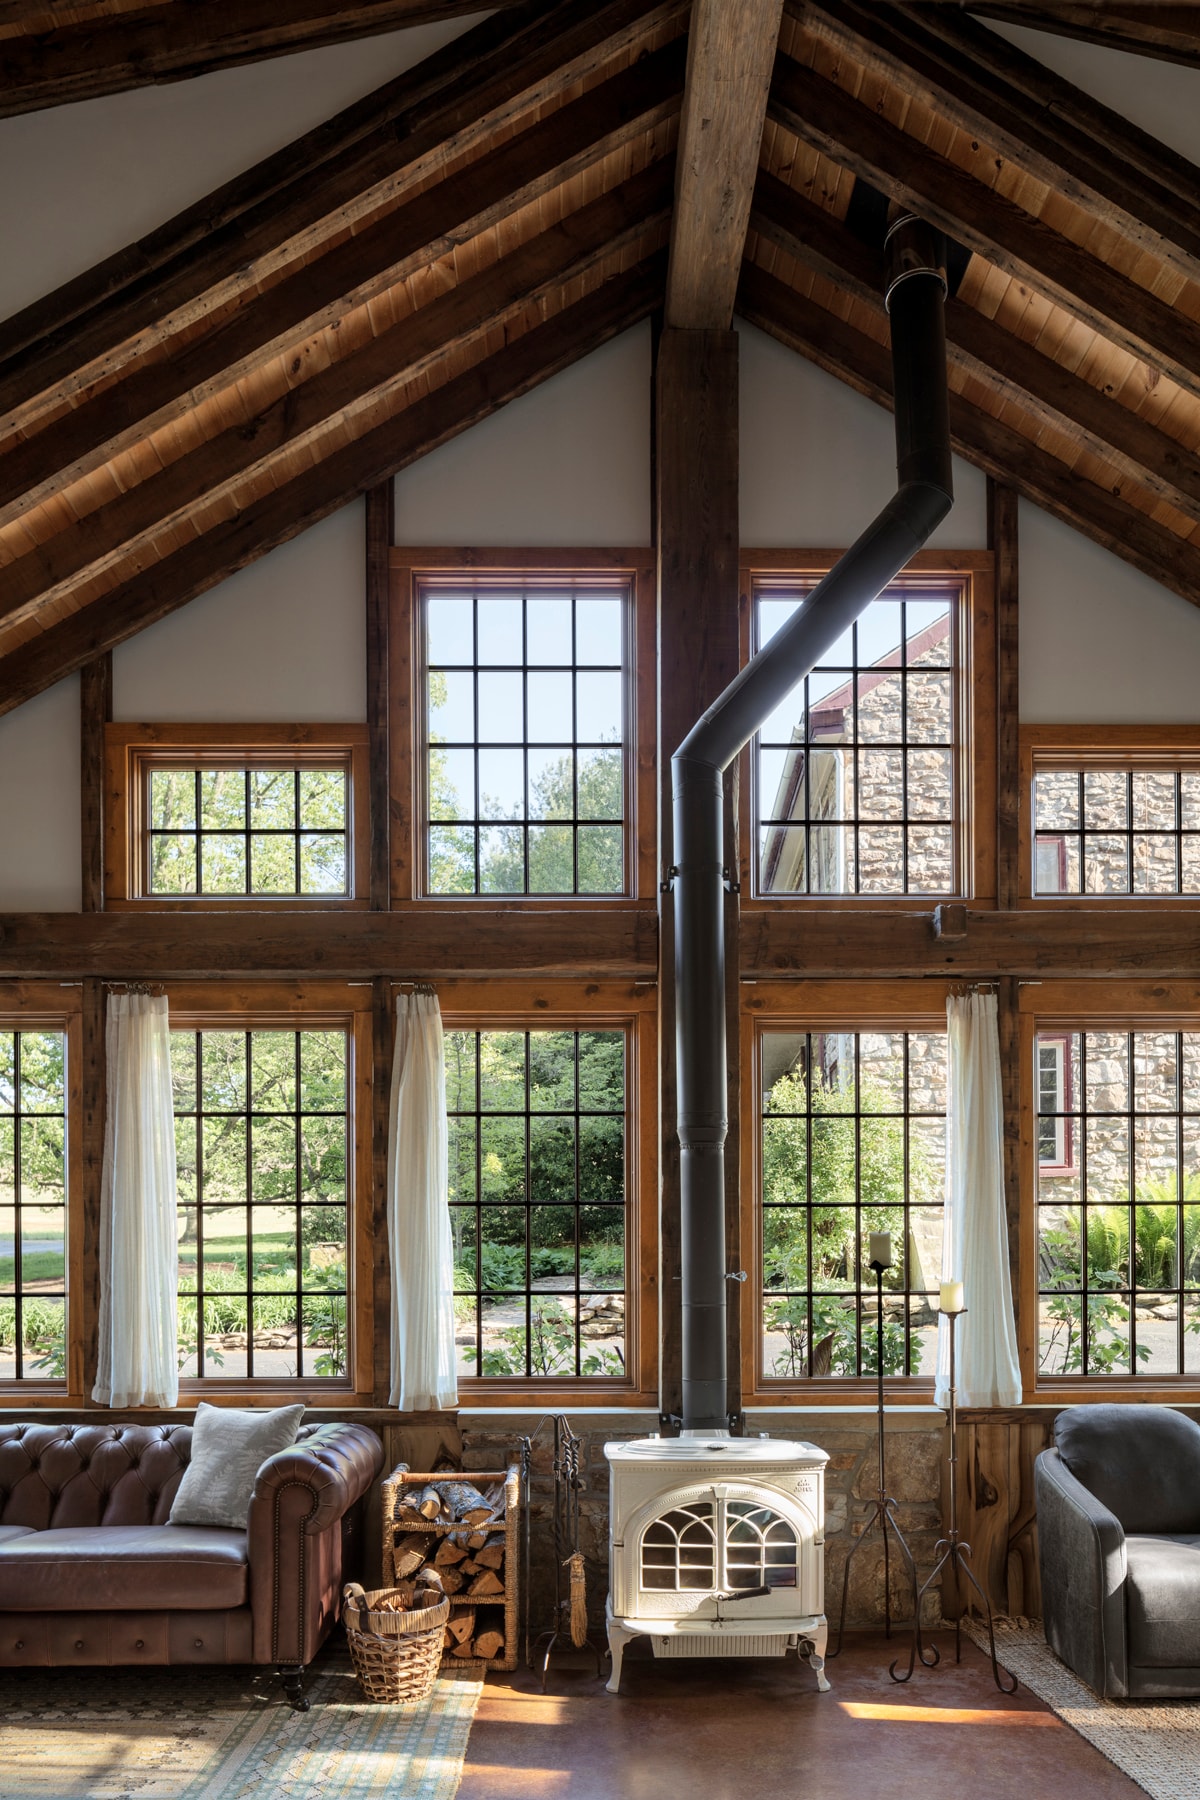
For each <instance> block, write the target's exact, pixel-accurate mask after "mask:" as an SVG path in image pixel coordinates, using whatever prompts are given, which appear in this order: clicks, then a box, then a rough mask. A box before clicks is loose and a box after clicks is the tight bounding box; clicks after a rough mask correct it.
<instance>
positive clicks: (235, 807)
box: [107, 726, 366, 906]
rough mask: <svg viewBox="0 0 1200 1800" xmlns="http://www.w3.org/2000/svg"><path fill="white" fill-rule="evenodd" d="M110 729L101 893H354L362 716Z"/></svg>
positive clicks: (282, 897)
mask: <svg viewBox="0 0 1200 1800" xmlns="http://www.w3.org/2000/svg"><path fill="white" fill-rule="evenodd" d="M108 733H109V737H108V750H109V792H110V795H111V796H112V801H113V804H112V806H111V808H110V820H109V829H108V847H109V855H108V871H107V897H108V901H109V903H111V902H112V901H114V900H115V901H116V903H117V904H118V905H120V904H121V903H123V902H126V901H137V902H155V901H157V902H163V903H168V904H176V905H178V904H188V905H203V904H206V903H207V904H216V905H229V904H233V905H236V904H237V903H239V902H241V903H242V904H246V903H247V902H249V903H251V904H253V905H261V904H277V903H279V902H284V903H287V902H290V903H292V904H293V905H297V904H298V905H304V906H310V905H322V904H338V903H341V904H343V905H345V904H347V903H349V904H353V903H354V902H355V900H356V899H357V898H358V896H359V895H360V894H361V893H362V890H363V880H362V873H361V866H360V865H361V861H362V853H363V850H364V848H365V841H366V833H365V821H364V819H363V816H362V815H363V808H364V806H365V800H366V781H365V771H364V770H363V768H362V766H361V765H362V762H363V760H364V757H365V746H366V733H365V730H364V729H363V728H362V727H361V726H353V727H344V728H328V727H298V728H297V727H292V728H282V727H281V728H279V729H278V730H271V729H269V728H265V727H256V728H253V729H251V728H244V729H239V728H236V727H235V728H234V729H233V730H232V731H229V730H217V729H209V728H201V727H194V726H186V727H169V726H155V727H130V726H110V727H109V728H108Z"/></svg>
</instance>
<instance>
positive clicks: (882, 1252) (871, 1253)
mask: <svg viewBox="0 0 1200 1800" xmlns="http://www.w3.org/2000/svg"><path fill="white" fill-rule="evenodd" d="M867 1261H868V1262H871V1263H878V1264H879V1266H880V1268H881V1269H890V1268H891V1266H892V1234H891V1232H890V1231H873V1232H872V1233H871V1242H870V1247H869V1249H868V1251H867Z"/></svg>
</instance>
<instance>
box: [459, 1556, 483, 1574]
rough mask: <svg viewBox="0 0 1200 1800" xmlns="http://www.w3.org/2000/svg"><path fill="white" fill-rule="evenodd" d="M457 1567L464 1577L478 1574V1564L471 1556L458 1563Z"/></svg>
mask: <svg viewBox="0 0 1200 1800" xmlns="http://www.w3.org/2000/svg"><path fill="white" fill-rule="evenodd" d="M458 1566H459V1568H460V1569H461V1570H462V1572H463V1574H464V1575H478V1573H479V1564H478V1563H477V1562H476V1561H475V1558H474V1557H473V1556H468V1557H467V1560H466V1561H465V1562H461V1563H459V1565H458Z"/></svg>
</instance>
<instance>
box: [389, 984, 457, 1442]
mask: <svg viewBox="0 0 1200 1800" xmlns="http://www.w3.org/2000/svg"><path fill="white" fill-rule="evenodd" d="M447 1179H448V1177H447V1169H446V1059H445V1050H444V1046H443V1042H442V1010H441V1007H440V1006H439V1005H438V1002H437V996H436V994H398V995H397V996H396V1053H395V1057H394V1059H393V1062H392V1110H391V1129H390V1132H389V1137H388V1187H387V1200H388V1244H389V1249H390V1254H391V1266H392V1391H391V1402H392V1405H393V1406H398V1407H399V1408H400V1409H401V1411H403V1412H415V1411H418V1410H419V1411H436V1410H437V1409H438V1408H441V1407H447V1406H457V1404H458V1383H457V1380H456V1378H455V1372H454V1246H453V1242H452V1238H451V1233H450V1207H449V1203H448V1198H447Z"/></svg>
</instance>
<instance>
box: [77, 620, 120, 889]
mask: <svg viewBox="0 0 1200 1800" xmlns="http://www.w3.org/2000/svg"><path fill="white" fill-rule="evenodd" d="M111 719H112V651H111V650H106V651H105V653H104V655H103V656H98V657H96V659H95V660H94V661H93V662H90V663H85V664H84V665H83V667H82V669H81V670H80V671H79V832H80V843H79V849H80V872H81V877H82V879H81V888H80V892H81V896H82V898H81V910H82V911H83V912H85V913H94V912H103V911H104V727H105V726H106V725H107V724H109V722H110V721H111Z"/></svg>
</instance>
